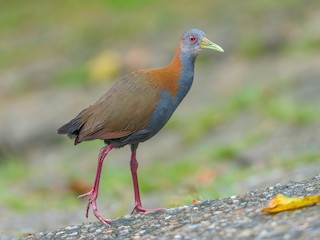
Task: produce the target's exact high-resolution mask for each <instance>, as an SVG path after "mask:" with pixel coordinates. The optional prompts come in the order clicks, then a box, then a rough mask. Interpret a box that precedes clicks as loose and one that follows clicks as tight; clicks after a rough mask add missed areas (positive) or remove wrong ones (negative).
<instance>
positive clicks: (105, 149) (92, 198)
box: [78, 144, 113, 224]
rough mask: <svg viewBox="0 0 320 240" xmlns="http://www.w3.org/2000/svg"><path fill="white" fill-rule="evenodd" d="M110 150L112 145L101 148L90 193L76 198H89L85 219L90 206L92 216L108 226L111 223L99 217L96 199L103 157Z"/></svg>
mask: <svg viewBox="0 0 320 240" xmlns="http://www.w3.org/2000/svg"><path fill="white" fill-rule="evenodd" d="M112 148H113V145H111V144H109V145H107V146H105V147H103V148H101V150H100V153H99V157H98V167H97V172H96V178H95V180H94V184H93V187H92V189H91V191H90V192H88V193H85V194H82V195H80V196H79V197H78V198H83V197H87V196H89V200H88V205H87V211H86V217H87V218H88V212H89V209H90V205H92V208H93V213H94V215H95V216H96V217H97V218H98V219H99V221H100V222H102V223H105V224H110V223H111V222H110V221H109V220H107V219H103V218H102V217H101V215H100V214H99V212H98V208H97V198H98V193H99V183H100V176H101V170H102V164H103V160H104V159H105V157H106V156H107V154H108V153H109V152H110V151H111V149H112Z"/></svg>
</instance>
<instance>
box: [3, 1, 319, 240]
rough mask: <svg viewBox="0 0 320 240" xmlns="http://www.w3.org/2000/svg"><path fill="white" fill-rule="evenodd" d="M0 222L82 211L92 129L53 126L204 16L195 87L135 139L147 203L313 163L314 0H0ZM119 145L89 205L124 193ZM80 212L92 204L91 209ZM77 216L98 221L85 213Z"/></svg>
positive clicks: (91, 164)
mask: <svg viewBox="0 0 320 240" xmlns="http://www.w3.org/2000/svg"><path fill="white" fill-rule="evenodd" d="M0 4H1V7H0V109H1V111H0V134H1V135H0V136H1V138H0V186H1V191H0V211H1V216H0V236H1V235H2V236H17V235H19V234H23V233H28V232H34V231H40V230H48V229H53V228H57V227H63V226H65V225H67V224H80V223H81V222H82V221H86V220H85V217H84V214H85V205H86V200H78V199H77V198H76V196H77V195H79V194H81V193H84V192H85V191H87V190H89V189H90V186H91V183H92V182H93V179H94V174H95V168H96V164H97V154H98V151H99V149H100V148H101V147H102V146H103V143H102V142H101V141H95V142H86V143H82V144H80V145H78V146H76V147H74V146H73V142H72V141H70V140H69V139H67V138H66V137H64V136H59V135H57V134H56V129H57V128H58V127H60V126H61V125H62V124H64V123H66V122H67V121H69V120H70V119H71V118H72V117H74V116H75V115H76V114H77V113H78V112H79V111H81V110H82V109H83V108H85V107H87V106H88V105H90V104H92V103H93V102H95V101H96V100H97V99H98V98H99V97H100V96H101V95H102V94H103V93H104V92H105V91H106V90H107V89H108V88H109V87H110V86H111V84H112V83H113V82H114V81H115V80H116V79H118V78H119V77H120V76H121V75H123V74H125V73H127V72H130V71H133V70H137V69H142V68H150V67H158V66H161V65H165V64H167V63H169V62H170V60H171V57H172V56H173V54H174V52H175V49H176V46H177V42H178V39H179V37H180V36H181V34H182V33H183V32H184V31H185V30H186V29H188V28H190V27H197V28H201V29H203V30H204V31H205V32H206V33H207V36H208V38H209V39H211V40H212V41H214V42H216V43H218V44H219V45H220V46H222V47H223V48H224V50H225V52H224V53H223V54H221V53H217V52H214V53H213V52H203V53H201V54H200V56H199V57H198V60H197V63H196V67H195V68H196V69H195V81H194V84H193V87H192V89H191V91H190V93H189V94H188V96H187V97H186V99H185V100H184V102H183V103H182V104H181V105H180V107H179V108H178V110H177V111H176V113H175V114H174V116H173V118H172V119H171V120H170V122H169V123H168V124H167V126H166V127H165V128H164V129H163V130H162V131H161V132H160V133H159V134H158V135H157V136H156V137H154V138H153V139H151V140H150V141H148V142H146V143H144V144H141V145H140V147H139V151H138V159H139V162H140V168H139V177H140V187H141V191H142V200H143V203H144V205H145V206H146V207H166V208H168V207H176V206H180V205H183V204H190V203H192V202H193V201H197V200H204V199H215V198H218V197H226V196H230V195H234V194H241V193H244V192H245V191H247V190H249V189H252V188H258V187H266V186H271V185H272V184H276V183H278V182H280V183H281V182H287V181H289V180H300V179H304V178H307V177H311V176H314V175H316V174H319V172H320V164H319V163H320V150H319V149H320V148H319V145H320V124H319V120H320V94H319V92H320V28H319V26H320V2H319V1H311V0H310V1H308V0H305V1H299V0H283V1H275V0H260V1H252V0H251V1H250V0H243V1H238V2H236V1H225V0H224V1H222V0H204V1H185V0H184V1H182V0H178V1H169V0H163V1H147V0H140V1H134V0H122V1H117V0H109V1H98V0H95V1H81V0H73V1H61V0H57V1H37V0H29V1H17V0H12V1H0ZM129 157H130V150H129V148H128V147H126V148H124V149H121V150H114V151H113V152H112V153H111V154H110V155H109V156H108V158H107V160H106V161H105V164H104V169H103V175H102V181H101V184H100V196H99V201H98V204H99V205H98V206H99V208H100V211H101V213H102V215H103V216H106V217H109V218H115V217H117V216H121V215H124V214H128V213H129V212H130V210H131V209H132V207H133V190H132V183H131V175H130V168H129ZM90 213H91V212H90ZM89 221H96V220H95V218H94V217H92V216H90V218H89Z"/></svg>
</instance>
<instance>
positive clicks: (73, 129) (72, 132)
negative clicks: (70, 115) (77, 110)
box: [58, 118, 83, 144]
mask: <svg viewBox="0 0 320 240" xmlns="http://www.w3.org/2000/svg"><path fill="white" fill-rule="evenodd" d="M82 126H83V123H81V122H79V121H78V119H77V118H74V119H72V120H71V121H70V122H68V123H67V124H65V125H63V126H62V127H60V128H59V129H58V134H67V135H68V137H69V138H71V139H73V138H75V142H74V144H78V143H79V142H78V140H77V139H78V135H79V133H80V130H81V127H82Z"/></svg>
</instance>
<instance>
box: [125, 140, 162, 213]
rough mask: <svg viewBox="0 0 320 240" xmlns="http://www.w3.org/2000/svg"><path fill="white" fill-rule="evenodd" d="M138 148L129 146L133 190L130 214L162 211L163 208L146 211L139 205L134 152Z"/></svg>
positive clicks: (136, 163) (136, 164) (136, 165)
mask: <svg viewBox="0 0 320 240" xmlns="http://www.w3.org/2000/svg"><path fill="white" fill-rule="evenodd" d="M137 148H138V145H137V144H135V145H131V161H130V168H131V175H132V181H133V190H134V208H133V210H132V212H131V214H132V213H134V212H155V211H160V210H164V209H163V208H155V209H146V208H143V207H142V205H141V199H140V191H139V183H138V175H137V170H138V165H139V164H138V161H137V158H136V150H137Z"/></svg>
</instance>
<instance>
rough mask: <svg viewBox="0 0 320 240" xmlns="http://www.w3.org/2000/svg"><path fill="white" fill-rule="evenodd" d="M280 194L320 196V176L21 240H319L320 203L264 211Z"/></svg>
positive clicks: (34, 235)
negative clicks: (274, 197)
mask: <svg viewBox="0 0 320 240" xmlns="http://www.w3.org/2000/svg"><path fill="white" fill-rule="evenodd" d="M276 194H285V195H287V196H305V195H319V194H320V175H318V176H316V177H313V178H311V179H308V180H304V181H301V182H289V183H287V184H276V185H275V186H274V187H269V188H266V189H263V190H251V191H249V192H246V193H245V194H243V195H238V196H231V197H229V198H223V199H218V200H209V201H204V202H199V203H196V204H193V205H188V206H183V207H179V208H175V209H168V210H166V211H162V212H157V213H148V214H135V215H129V216H124V217H121V218H117V219H115V220H114V221H113V222H112V225H111V227H106V226H105V225H102V224H100V223H98V222H95V223H86V224H82V225H75V226H68V227H66V228H64V229H59V230H56V231H52V232H46V233H44V232H41V233H38V234H32V235H31V234H30V235H26V236H24V237H23V238H22V239H213V238H214V239H320V205H319V204H317V205H314V206H309V207H304V208H301V209H297V210H293V211H287V212H282V213H278V214H273V215H265V214H262V213H261V209H262V208H264V207H265V206H266V204H267V201H268V200H269V199H271V198H272V197H273V196H275V195H276Z"/></svg>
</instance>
